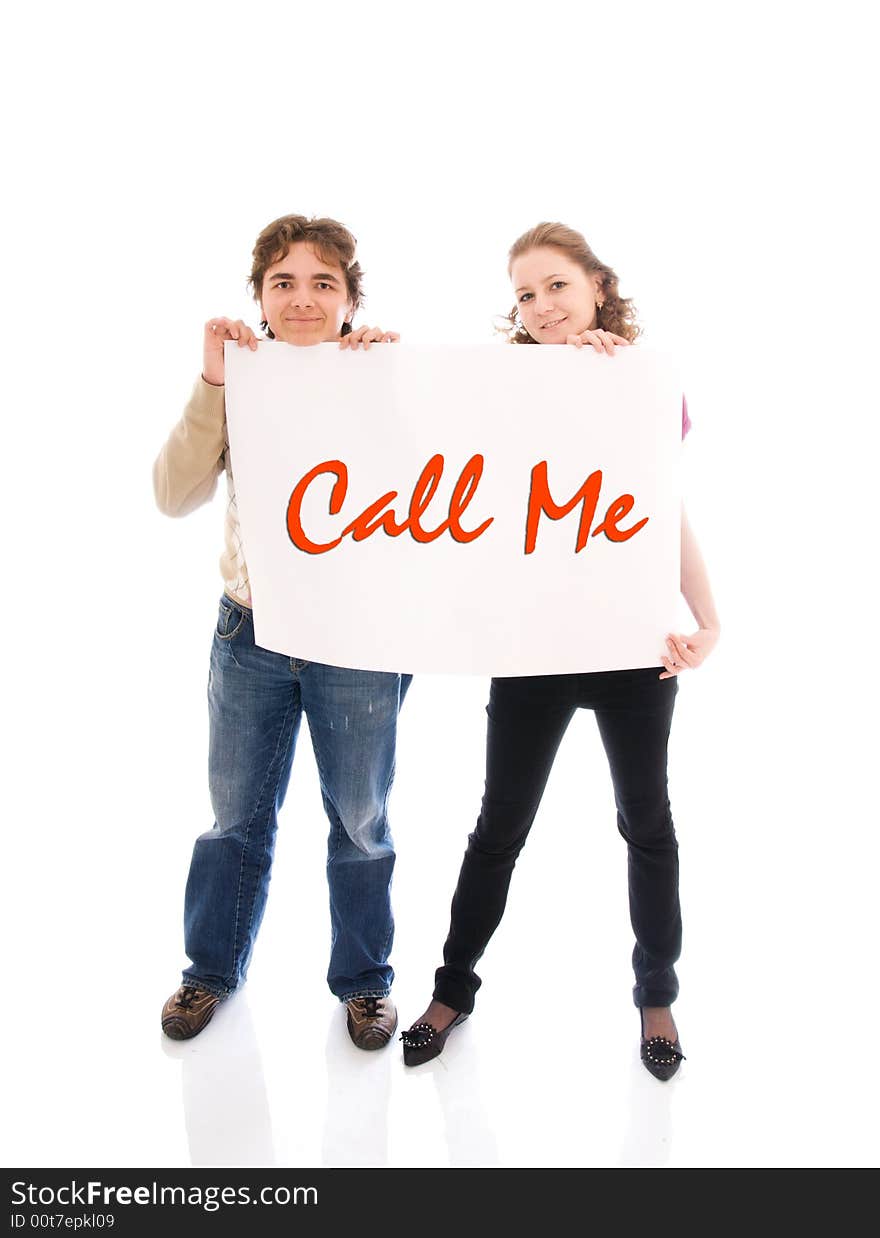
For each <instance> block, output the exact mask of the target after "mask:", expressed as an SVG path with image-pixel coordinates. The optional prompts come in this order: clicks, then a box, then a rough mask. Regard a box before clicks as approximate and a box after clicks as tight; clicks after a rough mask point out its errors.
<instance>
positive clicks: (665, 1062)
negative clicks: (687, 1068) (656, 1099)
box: [639, 1010, 686, 1083]
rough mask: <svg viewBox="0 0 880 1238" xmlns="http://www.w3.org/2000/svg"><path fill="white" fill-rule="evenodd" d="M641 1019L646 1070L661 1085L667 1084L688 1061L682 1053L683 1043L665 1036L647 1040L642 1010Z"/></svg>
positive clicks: (643, 1058) (643, 1057) (642, 1046)
mask: <svg viewBox="0 0 880 1238" xmlns="http://www.w3.org/2000/svg"><path fill="white" fill-rule="evenodd" d="M639 1018H640V1019H641V1021H642V1045H641V1058H642V1061H643V1062H644V1065H645V1070H647V1071H648V1073H649V1074H652V1075H653V1076H654V1078H655V1079H659V1080H660V1082H661V1083H666V1082H667V1081H668V1080H669V1079H671V1078H672V1076H673V1075H674V1074H675V1072H676V1071H677V1070H678V1068H679V1066H680V1065H681V1064H682V1062H683V1061H685V1060H686V1059H685V1056H684V1054H683V1053H682V1051H681V1043H680V1041H678V1040H674V1041H673V1040H667V1039H666V1037H665V1036H649V1037H648V1039H647V1040H646V1039H645V1034H644V1033H645V1016H644V1015H643V1014H642V1012H641V1010H639Z"/></svg>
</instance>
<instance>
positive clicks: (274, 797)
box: [153, 215, 410, 1049]
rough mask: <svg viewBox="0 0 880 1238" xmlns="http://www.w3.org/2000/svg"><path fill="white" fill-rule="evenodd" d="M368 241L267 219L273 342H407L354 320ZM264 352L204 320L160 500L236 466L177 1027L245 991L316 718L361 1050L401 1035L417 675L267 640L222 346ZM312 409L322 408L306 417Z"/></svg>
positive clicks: (245, 330)
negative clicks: (394, 788) (359, 666)
mask: <svg viewBox="0 0 880 1238" xmlns="http://www.w3.org/2000/svg"><path fill="white" fill-rule="evenodd" d="M360 284H361V270H360V266H359V265H358V263H357V262H356V261H355V240H354V237H353V236H352V235H351V234H350V233H349V232H348V231H347V229H345V228H344V227H343V226H342V225H341V224H339V223H337V222H336V221H335V220H332V219H312V220H309V219H306V218H305V217H303V216H299V215H287V216H284V217H283V218H281V219H277V220H275V221H274V222H273V223H271V224H269V225H268V227H266V228H264V230H263V231H262V232H261V234H260V236H259V237H258V239H257V243H256V246H255V248H254V255H253V267H252V272H251V286H252V289H253V293H254V298H255V300H256V301H258V302H259V304H260V306H261V309H262V315H263V320H264V321H263V323H262V326H263V329H264V330H265V332H266V334H267V335H268V336H269V338H271V339H277V340H281V341H284V342H286V343H288V344H292V345H294V346H296V347H303V346H308V345H312V344H319V343H322V342H327V341H332V340H338V341H339V344H340V347H352V348H354V349H357V347H358V345H359V344H361V343H363V346H364V348H365V349H366V348H368V347H369V345H370V343H371V342H375V341H381V342H393V341H396V340H397V339H398V338H399V337H398V336H397V335H396V334H394V333H393V332H388V333H383V332H382V331H380V330H378V329H371V328H366V327H364V328H360V329H359V330H358V331H355V332H352V328H351V319H352V317H353V316H354V313H355V312H356V310H357V309H358V306H359V305H360V300H361V286H360ZM227 340H235V341H236V342H237V345H238V347H240V348H243V347H249V348H252V349H256V347H257V337H256V336H255V335H254V333H253V331H251V330H250V328H249V327H247V326H245V324H244V323H243V322H241V321H237V322H233V321H231V320H230V319H228V318H213V319H211V321H210V322H208V323H207V324H206V326H205V336H204V369H203V371H202V374H201V377H200V378H199V379H198V381H197V383H196V385H195V389H194V391H193V394H192V397H191V399H190V401H189V403H188V405H187V406H186V408H185V410H184V413H183V416H182V418H181V420H180V421H179V422H178V424H177V425H176V426H175V427H174V429H173V430H172V432H171V434H170V436H169V438H168V441H167V442H166V444H165V446H164V447H163V448H162V451H161V452H160V453H159V457H158V459H157V460H156V463H155V465H154V468H153V482H154V488H155V493H156V502H157V503H158V505H159V508H160V509H161V510H162V511H163V512H164V513H165V514H166V515H169V516H185V515H187V514H188V513H189V512H191V511H193V510H194V509H195V508H196V507H199V506H200V505H201V504H202V503H205V502H207V501H208V500H209V499H210V498H211V497H212V495H213V494H214V491H215V489H216V486H217V478H218V476H219V474H220V472H221V471H222V470H224V469H225V471H226V481H227V489H228V504H227V508H226V529H225V539H226V544H225V551H224V554H223V556H222V558H221V561H220V568H221V572H222V575H223V583H224V594H223V597H222V598H221V601H220V612H219V616H218V621H217V628H216V631H215V634H214V642H213V647H212V651H211V668H210V675H209V679H208V704H209V714H210V757H209V781H210V792H211V800H212V805H213V810H214V816H215V821H214V825H213V827H212V829H210V830H209V831H208V832H207V833H204V834H201V835H200V836H199V837H198V838H197V839H196V843H195V848H194V851H193V857H192V863H191V865H190V871H189V879H188V881H187V886H186V900H185V915H184V926H185V937H186V953H187V955H188V956H189V958H190V960H191V966H190V967H188V968H187V969H186V970H185V971H184V973H183V983H182V985H181V987H180V988H179V989H177V991H176V992H175V993H173V994H172V996H171V997H169V999H168V1001H167V1002H166V1003H165V1005H164V1007H163V1009H162V1027H163V1030H164V1031H165V1033H166V1035H168V1036H170V1037H172V1039H175V1040H186V1039H188V1038H190V1037H192V1036H196V1035H198V1033H199V1032H200V1031H201V1030H202V1029H203V1028H204V1027H205V1025H206V1024H207V1023H208V1021H209V1020H210V1019H211V1017H212V1016H213V1014H214V1011H215V1010H216V1008H217V1005H218V1004H219V1002H220V1001H222V1000H223V999H224V998H226V997H228V996H230V995H231V994H232V993H234V992H235V991H236V990H237V989H238V987H239V986H240V985H241V984H242V982H243V981H244V978H245V974H246V972H247V968H248V964H249V962H250V957H251V952H252V950H253V946H254V942H255V940H256V936H257V932H258V930H259V926H260V921H261V920H262V917H263V911H264V909H265V905H266V896H267V893H268V887H269V878H270V871H271V866H272V856H273V851H274V843H275V831H276V826H277V814H278V810H279V809H280V807H281V805H282V803H283V800H284V795H285V791H286V789H287V784H288V780H289V777H290V768H291V763H292V761H293V753H294V749H295V746H296V739H297V735H298V732H299V727H300V722H301V720H302V715H303V713H305V714H306V715H307V717H308V722H309V731H310V734H311V737H312V745H313V747H314V751H315V758H316V761H317V765H318V771H319V775H320V780H321V791H322V795H323V799H324V807H325V809H326V812H327V816H328V818H329V820H330V837H329V843H328V858H327V879H328V883H329V887H330V918H331V951H330V967H329V971H328V976H327V980H328V983H329V986H330V989H331V991H332V992H333V993H334V994H335V995H336V996H337V997H338V998H339V999H340V1001H341V1002H343V1003H344V1004H345V1006H346V1010H347V1023H348V1030H349V1034H350V1036H351V1038H352V1040H353V1041H354V1043H355V1044H356V1045H357V1046H358V1048H361V1049H378V1048H382V1047H384V1046H385V1045H386V1044H388V1042H389V1040H390V1038H391V1036H392V1035H393V1033H394V1031H395V1028H396V1026H397V1013H396V1011H395V1008H394V1004H393V1002H392V1001H391V999H390V997H389V992H390V988H391V983H392V981H393V978H394V973H393V971H392V969H391V967H390V965H389V963H388V956H389V954H390V951H391V944H392V939H393V934H394V921H393V917H392V912H391V900H390V887H391V876H392V871H393V869H394V846H393V843H392V840H391V836H390V833H389V830H388V821H387V817H386V812H385V803H386V798H387V795H388V790H389V787H390V785H391V780H392V778H393V774H394V757H395V745H396V737H397V716H398V711H399V709H400V705H401V703H402V700H403V697H404V695H405V693H406V689H407V688H408V686H409V681H410V677H409V676H406V675H404V676H401V675H394V674H385V673H378V672H377V673H373V672H370V671H355V670H346V669H344V668H341V667H335V666H326V665H323V664H320V663H314V662H305V661H302V660H301V659H299V658H296V657H288V656H286V655H283V654H278V653H273V652H270V651H269V650H266V649H261V648H260V647H259V646H258V645H255V644H254V631H253V618H252V612H251V593H250V585H249V581H248V572H247V564H246V561H245V548H244V547H243V546H242V543H241V535H240V529H239V523H238V513H237V508H236V502H235V485H234V480H233V473H232V464H231V460H230V453H229V441H228V435H227V430H226V416H225V405H224V388H223V383H224V363H223V345H224V342H225V341H227ZM304 415H307V410H304Z"/></svg>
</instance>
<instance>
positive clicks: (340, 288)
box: [260, 241, 351, 344]
mask: <svg viewBox="0 0 880 1238" xmlns="http://www.w3.org/2000/svg"><path fill="white" fill-rule="evenodd" d="M260 304H261V306H262V308H263V318H264V319H265V320H266V322H267V323H268V324H269V326H270V327H271V329H272V332H273V334H274V335H275V338H276V339H277V340H284V341H285V342H286V343H288V344H320V343H321V342H322V341H324V340H335V339H338V338H339V333H340V331H341V330H342V324H343V322H344V321H345V320H346V317H349V316H350V315H351V303H350V302H349V299H348V291H347V289H346V286H345V275H344V273H343V271H342V268H341V267H339V266H337V265H336V264H335V263H332V262H327V261H326V260H325V259H324V258H322V257H321V256H320V254H318V253H316V252H315V250H314V249H312V247H311V245H308V244H306V242H305V241H297V243H296V244H295V245H291V247H290V249H288V251H287V253H286V254H285V255H284V257H283V258H281V259H279V260H278V262H275V263H273V265H272V266H270V267H269V269H268V270H267V271H266V274H265V275H264V276H263V291H262V294H261V297H260Z"/></svg>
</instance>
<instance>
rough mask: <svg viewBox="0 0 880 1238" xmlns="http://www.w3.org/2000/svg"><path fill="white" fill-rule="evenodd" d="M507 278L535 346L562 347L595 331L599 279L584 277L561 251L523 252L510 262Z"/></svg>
mask: <svg viewBox="0 0 880 1238" xmlns="http://www.w3.org/2000/svg"><path fill="white" fill-rule="evenodd" d="M510 278H511V282H512V283H513V289H514V293H515V295H516V304H517V309H518V310H519V316H520V318H521V319H522V324H523V326H524V327H525V329H526V330H527V331H528V333H529V335H530V336H531V337H532V339H533V340H536V341H537V342H538V343H539V344H564V343H565V340H566V336H569V335H580V333H581V332H582V331H588V330H592V329H594V328H595V326H596V299H597V297H599V296H600V294H601V290H602V276H601V275H599V274H589V275H588V274H587V272H586V271H585V270H584V268H583V267H582V266H580V265H579V264H578V263H577V262H573V261H572V260H571V259H570V258H569V257H568V256H567V255H566V253H565V251H564V250H561V249H554V248H553V247H552V246H549V245H542V246H540V247H539V248H538V249H529V250H527V251H526V253H524V254H520V255H519V257H518V258H514V260H513V263H512V265H511V268H510Z"/></svg>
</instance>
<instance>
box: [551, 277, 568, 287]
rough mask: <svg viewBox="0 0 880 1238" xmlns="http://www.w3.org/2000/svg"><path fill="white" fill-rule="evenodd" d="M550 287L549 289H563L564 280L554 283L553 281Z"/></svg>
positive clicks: (556, 280)
mask: <svg viewBox="0 0 880 1238" xmlns="http://www.w3.org/2000/svg"><path fill="white" fill-rule="evenodd" d="M550 287H551V288H564V287H565V280H564V279H554V281H553V283H552V284H551V285H550Z"/></svg>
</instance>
